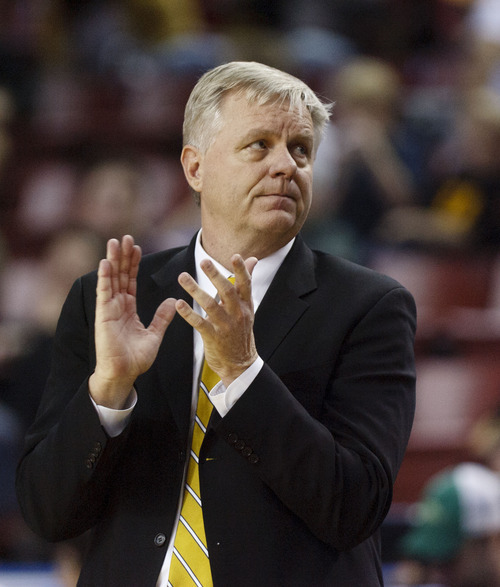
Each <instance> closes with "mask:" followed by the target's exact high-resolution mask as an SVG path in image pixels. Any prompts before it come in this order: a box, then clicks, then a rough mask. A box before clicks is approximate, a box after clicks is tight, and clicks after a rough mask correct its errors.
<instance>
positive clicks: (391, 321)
mask: <svg viewBox="0 0 500 587" xmlns="http://www.w3.org/2000/svg"><path fill="white" fill-rule="evenodd" d="M328 116H329V112H328V107H326V106H325V105H324V104H323V103H322V102H321V101H320V100H318V98H317V97H316V96H315V95H314V93H313V92H312V91H311V90H310V89H309V88H308V87H307V86H306V85H305V84H304V83H303V82H301V81H300V80H298V79H296V78H294V77H292V76H290V75H288V74H286V73H284V72H281V71H278V70H276V69H273V68H270V67H267V66H264V65H261V64H256V63H244V62H234V63H229V64H225V65H222V66H220V67H218V68H215V69H214V70H211V71H209V72H207V73H206V74H205V75H204V76H203V77H202V78H201V79H200V81H199V82H198V84H197V85H196V87H195V88H194V90H193V92H192V94H191V97H190V99H189V101H188V104H187V106H186V115H185V123H184V148H183V151H182V156H181V162H182V165H183V168H184V172H185V175H186V179H187V181H188V183H189V185H190V186H191V188H192V189H193V191H194V192H195V194H196V195H197V199H198V201H199V204H200V210H201V225H202V229H201V231H200V232H199V233H198V234H197V235H195V237H194V238H193V240H192V242H191V244H190V245H189V246H188V247H185V248H179V249H175V250H169V251H165V252H161V253H157V254H153V255H148V256H146V257H144V258H143V259H142V260H141V252H140V248H139V247H138V246H137V245H136V244H134V241H133V238H132V237H131V236H124V237H123V238H122V239H121V241H118V240H114V239H113V240H111V241H109V243H108V251H107V258H106V259H104V260H102V261H101V263H100V266H99V271H98V274H97V276H96V275H95V274H92V275H90V276H85V277H83V278H82V279H80V280H79V281H78V282H77V283H76V284H75V285H74V287H73V289H72V291H71V292H70V294H69V296H68V299H67V302H66V304H65V306H64V308H63V311H62V314H61V318H60V321H59V326H58V332H57V337H56V342H55V345H54V346H55V348H54V359H53V366H52V371H51V375H50V378H49V381H48V384H47V388H46V391H45V394H44V399H43V400H42V404H41V407H40V410H39V414H38V418H37V420H36V422H35V424H34V426H33V427H32V429H31V430H30V432H29V434H28V437H27V440H26V451H25V454H24V457H23V459H22V461H21V464H20V467H19V474H18V495H19V499H20V502H21V505H22V509H23V512H24V515H25V517H26V519H27V521H28V522H29V524H30V525H31V526H32V528H33V529H34V530H35V531H36V532H38V533H40V534H41V535H42V536H45V537H46V538H48V539H50V540H60V539H64V538H69V537H71V536H75V535H78V534H80V533H82V532H84V531H86V530H88V529H92V538H91V545H90V550H89V553H88V555H87V557H86V559H85V562H84V565H83V569H82V573H81V578H80V585H95V586H100V587H101V586H104V585H111V586H114V585H116V586H118V585H120V586H123V585H130V586H134V587H135V586H142V585H144V586H146V585H151V586H154V585H159V586H164V585H173V586H174V587H178V586H179V585H180V586H183V585H203V586H205V585H212V584H213V585H215V586H226V587H245V586H249V587H250V586H252V587H255V586H272V587H275V586H278V585H283V586H287V587H289V586H294V585H297V586H298V585H300V586H304V585H314V586H315V587H319V586H323V585H324V586H326V585H335V586H345V587H347V586H353V585H356V586H358V585H360V586H361V585H362V586H363V587H369V586H372V585H373V586H374V585H381V584H382V575H381V562H380V544H379V535H378V532H377V529H378V528H379V526H380V524H381V522H382V521H383V519H384V516H385V515H386V513H387V510H388V508H389V505H390V502H391V495H392V487H393V483H394V480H395V478H396V474H397V471H398V468H399V466H400V463H401V460H402V458H403V455H404V451H405V448H406V443H407V440H408V436H409V433H410V429H411V423H412V418H413V411H414V384H415V373H414V361H413V336H414V330H415V308H414V303H413V300H412V297H411V295H410V294H409V293H408V292H407V291H406V290H405V289H404V288H402V287H401V286H400V285H399V284H398V283H396V282H394V281H393V280H391V279H389V278H387V277H385V276H382V275H379V274H376V273H374V272H372V271H370V270H368V269H366V268H362V267H359V266H356V265H353V264H351V263H348V262H346V261H344V260H341V259H338V258H335V257H332V256H329V255H326V254H324V253H320V252H313V251H311V250H310V249H309V248H308V247H307V246H306V245H305V244H304V242H303V241H302V239H301V237H300V235H299V231H300V228H301V227H302V225H303V223H304V221H305V219H306V217H307V213H308V210H309V207H310V205H311V198H312V176H313V162H314V157H315V154H316V151H317V148H318V145H319V142H320V139H321V134H322V130H323V127H324V125H325V124H326V122H327V120H328ZM96 288H97V299H96ZM94 322H95V324H94ZM144 324H149V326H148V327H147V328H146V327H145V326H144ZM199 390H200V391H199ZM202 404H203V405H202Z"/></svg>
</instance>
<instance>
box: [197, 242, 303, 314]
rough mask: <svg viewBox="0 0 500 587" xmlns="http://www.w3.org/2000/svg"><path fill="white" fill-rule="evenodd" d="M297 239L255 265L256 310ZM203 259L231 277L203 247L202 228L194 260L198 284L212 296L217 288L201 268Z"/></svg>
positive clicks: (254, 300)
mask: <svg viewBox="0 0 500 587" xmlns="http://www.w3.org/2000/svg"><path fill="white" fill-rule="evenodd" d="M294 241H295V239H292V240H291V241H290V242H289V243H287V244H286V245H285V246H284V247H282V248H281V249H278V250H277V251H276V252H274V253H273V254H272V255H269V256H268V257H265V258H264V259H260V260H259V262H258V263H257V265H256V266H255V268H254V270H253V273H252V299H253V305H254V311H256V310H257V308H258V307H259V304H260V302H261V301H262V299H263V298H264V295H265V294H266V291H267V290H268V288H269V286H270V285H271V282H272V280H273V279H274V276H275V275H276V272H277V271H278V269H279V268H280V266H281V264H282V263H283V261H284V260H285V257H286V256H287V255H288V253H289V251H290V249H291V248H292V246H293V243H294ZM203 259H210V260H211V261H212V262H213V263H214V265H215V266H216V267H217V269H218V270H219V271H220V272H221V273H222V275H224V276H225V277H230V276H231V275H232V274H231V273H230V272H229V271H228V270H227V269H226V268H225V267H223V266H222V265H221V264H220V263H218V262H217V261H216V260H215V259H213V258H212V257H211V256H210V255H209V254H208V253H206V252H205V250H204V249H203V247H202V244H201V230H200V231H199V232H198V235H197V237H196V246H195V250H194V261H195V265H196V276H195V278H196V281H197V282H198V285H199V286H200V287H201V288H202V289H203V290H205V291H206V292H207V293H208V294H210V295H211V296H214V297H215V295H216V293H217V290H216V289H215V287H214V286H213V285H212V282H211V281H210V279H209V278H208V277H207V276H206V275H205V273H204V272H203V271H202V270H201V269H199V267H200V263H201V261H202V260H203Z"/></svg>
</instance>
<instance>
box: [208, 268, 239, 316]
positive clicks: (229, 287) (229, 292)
mask: <svg viewBox="0 0 500 587" xmlns="http://www.w3.org/2000/svg"><path fill="white" fill-rule="evenodd" d="M200 267H201V269H202V270H203V272H204V273H205V275H206V276H207V277H208V278H209V279H210V281H211V282H212V284H213V285H214V287H215V288H216V289H217V293H218V294H219V299H220V300H221V302H222V303H223V304H227V303H229V302H231V301H234V300H236V297H237V296H236V289H235V287H234V285H233V283H232V282H231V281H229V280H228V279H227V278H226V277H224V275H222V273H221V272H220V271H219V270H218V269H217V267H216V266H215V265H214V263H212V261H210V260H209V259H204V260H203V261H202V262H201V263H200ZM200 305H201V304H200Z"/></svg>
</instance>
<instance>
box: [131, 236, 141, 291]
mask: <svg viewBox="0 0 500 587" xmlns="http://www.w3.org/2000/svg"><path fill="white" fill-rule="evenodd" d="M141 258H142V250H141V247H140V246H139V245H134V247H133V249H132V258H131V261H130V279H129V285H128V293H129V294H132V295H133V296H135V295H136V292H137V274H138V273H139V263H140V262H141Z"/></svg>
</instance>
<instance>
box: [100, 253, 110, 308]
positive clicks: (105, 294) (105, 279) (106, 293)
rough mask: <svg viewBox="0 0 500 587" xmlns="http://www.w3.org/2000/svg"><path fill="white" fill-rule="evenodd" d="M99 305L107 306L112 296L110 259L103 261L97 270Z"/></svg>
mask: <svg viewBox="0 0 500 587" xmlns="http://www.w3.org/2000/svg"><path fill="white" fill-rule="evenodd" d="M96 293H97V303H98V304H105V303H106V302H108V301H109V300H110V299H111V298H112V296H113V291H112V285H111V264H110V262H109V261H108V259H101V261H100V262H99V268H98V270H97V289H96Z"/></svg>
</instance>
